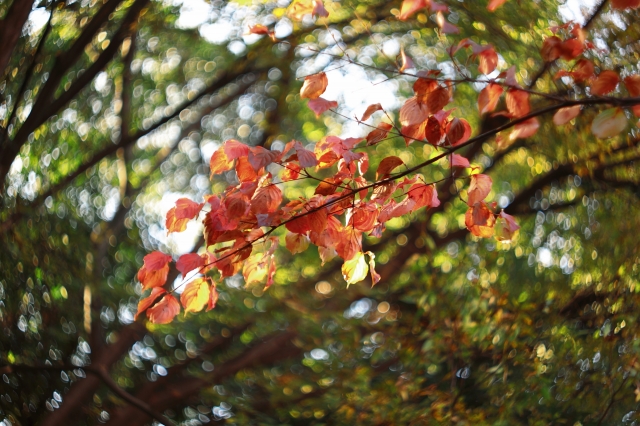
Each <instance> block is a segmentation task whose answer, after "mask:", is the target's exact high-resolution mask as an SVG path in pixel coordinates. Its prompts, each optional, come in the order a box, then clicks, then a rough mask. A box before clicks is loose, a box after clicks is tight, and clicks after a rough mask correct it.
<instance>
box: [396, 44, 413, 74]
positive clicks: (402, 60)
mask: <svg viewBox="0 0 640 426" xmlns="http://www.w3.org/2000/svg"><path fill="white" fill-rule="evenodd" d="M397 60H398V62H399V66H398V71H399V72H404V71H405V70H408V69H411V68H415V65H413V60H412V59H411V57H410V56H408V55H407V54H406V53H404V47H400V54H399V55H398V58H397Z"/></svg>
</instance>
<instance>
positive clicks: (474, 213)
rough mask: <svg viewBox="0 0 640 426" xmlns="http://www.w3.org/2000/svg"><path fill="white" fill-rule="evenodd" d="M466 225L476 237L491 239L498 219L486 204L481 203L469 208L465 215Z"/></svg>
mask: <svg viewBox="0 0 640 426" xmlns="http://www.w3.org/2000/svg"><path fill="white" fill-rule="evenodd" d="M464 223H465V225H466V226H467V229H468V230H469V231H471V233H472V234H473V235H475V236H476V237H481V238H489V237H491V236H493V232H494V229H493V226H494V225H495V223H496V217H495V216H494V215H493V213H491V210H489V208H488V207H487V205H486V204H485V203H484V202H480V203H476V204H474V205H473V206H471V207H469V210H467V213H466V214H465V215H464Z"/></svg>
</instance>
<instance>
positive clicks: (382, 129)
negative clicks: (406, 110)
mask: <svg viewBox="0 0 640 426" xmlns="http://www.w3.org/2000/svg"><path fill="white" fill-rule="evenodd" d="M392 128H393V125H392V124H389V123H380V124H379V125H378V127H377V128H376V129H375V130H373V131H371V132H370V133H369V134H368V135H367V146H369V145H375V144H377V143H378V142H380V141H382V140H384V139H385V138H386V137H387V135H388V134H389V130H391V129H392Z"/></svg>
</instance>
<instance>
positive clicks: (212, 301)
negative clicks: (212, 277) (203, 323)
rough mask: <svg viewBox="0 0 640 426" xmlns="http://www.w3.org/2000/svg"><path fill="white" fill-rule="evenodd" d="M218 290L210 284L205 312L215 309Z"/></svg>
mask: <svg viewBox="0 0 640 426" xmlns="http://www.w3.org/2000/svg"><path fill="white" fill-rule="evenodd" d="M218 296H219V295H218V289H217V288H216V285H215V284H213V283H212V284H211V289H210V290H209V300H208V301H207V312H208V311H210V310H212V309H213V308H215V307H216V303H217V302H218Z"/></svg>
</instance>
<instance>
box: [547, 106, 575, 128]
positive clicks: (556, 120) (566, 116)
mask: <svg viewBox="0 0 640 426" xmlns="http://www.w3.org/2000/svg"><path fill="white" fill-rule="evenodd" d="M579 114H580V105H574V106H570V107H566V108H560V109H559V110H558V111H557V112H556V113H555V114H554V115H553V124H555V125H556V126H561V125H563V124H567V123H568V122H570V121H571V120H573V119H574V118H576V117H577V116H578V115H579Z"/></svg>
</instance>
